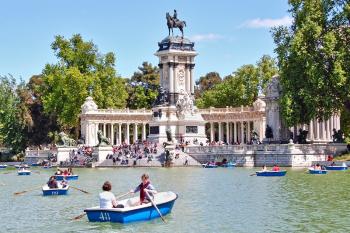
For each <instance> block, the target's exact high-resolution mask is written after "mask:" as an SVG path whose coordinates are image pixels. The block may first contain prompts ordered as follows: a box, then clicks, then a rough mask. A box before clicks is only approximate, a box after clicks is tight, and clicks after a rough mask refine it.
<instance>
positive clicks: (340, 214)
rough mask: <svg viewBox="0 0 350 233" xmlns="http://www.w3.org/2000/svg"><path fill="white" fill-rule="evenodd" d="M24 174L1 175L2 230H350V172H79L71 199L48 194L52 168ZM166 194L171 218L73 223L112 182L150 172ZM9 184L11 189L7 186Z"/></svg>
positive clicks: (119, 187) (122, 188) (125, 183)
mask: <svg viewBox="0 0 350 233" xmlns="http://www.w3.org/2000/svg"><path fill="white" fill-rule="evenodd" d="M32 170H34V171H40V174H36V173H32V175H31V176H17V174H16V173H15V171H14V170H12V173H10V174H3V173H4V172H8V171H9V170H6V171H3V170H2V171H0V208H1V211H0V232H48V231H52V232H350V218H349V217H350V201H349V197H350V185H349V183H350V182H349V179H350V171H345V172H329V174H327V175H309V174H307V173H306V169H288V172H287V175H286V176H285V177H256V176H250V174H253V173H254V171H255V169H248V168H233V169H230V168H217V169H204V168H171V169H167V168H108V169H107V168H106V169H75V173H77V174H79V180H78V181H72V182H70V184H71V185H73V186H75V187H78V188H81V189H84V190H86V191H89V192H91V194H84V193H82V192H79V191H77V190H74V189H70V190H69V192H70V193H69V195H67V196H56V197H43V196H42V193H41V188H40V187H38V189H37V190H35V191H32V192H28V193H25V194H23V195H17V196H15V195H13V193H14V192H18V191H23V190H26V189H30V188H32V187H34V186H40V185H42V184H44V183H45V182H46V181H47V179H48V177H49V175H50V174H52V173H53V172H54V169H52V170H44V169H40V168H36V169H32ZM144 172H147V173H149V174H150V177H151V181H152V183H153V185H154V186H155V187H156V188H157V190H158V191H168V190H172V191H174V192H176V193H177V194H178V195H179V198H178V199H177V201H176V202H175V205H174V208H173V211H172V213H171V214H170V215H167V216H166V217H165V218H166V220H167V223H166V224H164V223H163V222H162V221H161V219H155V220H152V221H149V222H139V223H132V224H126V225H122V224H117V223H90V222H88V221H87V218H86V217H83V218H82V219H80V220H78V221H72V220H71V219H72V218H73V217H75V216H77V215H79V214H81V213H83V212H82V211H83V209H84V208H86V207H92V206H96V205H98V193H99V192H100V190H101V186H102V184H103V182H104V181H106V180H109V181H111V182H112V185H113V189H112V191H113V192H114V193H115V194H116V195H118V194H123V193H125V192H127V191H128V190H130V189H131V188H134V187H135V186H136V185H137V184H138V183H139V182H140V176H141V174H142V173H144ZM2 184H5V185H2Z"/></svg>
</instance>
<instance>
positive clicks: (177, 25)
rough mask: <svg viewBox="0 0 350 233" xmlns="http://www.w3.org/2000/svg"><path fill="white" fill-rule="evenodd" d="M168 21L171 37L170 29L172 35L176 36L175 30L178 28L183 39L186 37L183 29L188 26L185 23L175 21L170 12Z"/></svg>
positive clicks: (167, 17)
mask: <svg viewBox="0 0 350 233" xmlns="http://www.w3.org/2000/svg"><path fill="white" fill-rule="evenodd" d="M166 21H167V25H168V30H169V36H170V29H171V35H172V36H173V35H174V31H173V28H178V29H179V30H180V31H181V34H182V38H183V37H184V30H183V28H184V27H185V26H186V22H185V21H181V20H177V21H175V20H174V19H173V17H171V16H170V14H169V12H167V13H166Z"/></svg>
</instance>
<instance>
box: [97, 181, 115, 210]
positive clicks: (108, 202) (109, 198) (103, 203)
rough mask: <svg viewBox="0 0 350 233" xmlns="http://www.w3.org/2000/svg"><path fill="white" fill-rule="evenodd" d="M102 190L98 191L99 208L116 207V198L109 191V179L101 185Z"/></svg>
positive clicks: (110, 187)
mask: <svg viewBox="0 0 350 233" xmlns="http://www.w3.org/2000/svg"><path fill="white" fill-rule="evenodd" d="M102 190H103V192H102V193H100V195H99V198H100V208H102V209H111V208H116V207H117V200H116V199H115V196H114V194H113V193H112V192H111V190H112V184H111V183H110V182H109V181H106V182H105V183H104V184H103V186H102Z"/></svg>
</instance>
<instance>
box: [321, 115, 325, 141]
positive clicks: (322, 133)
mask: <svg viewBox="0 0 350 233" xmlns="http://www.w3.org/2000/svg"><path fill="white" fill-rule="evenodd" d="M320 128H321V130H320V139H321V140H324V139H325V133H324V119H322V121H321V122H320Z"/></svg>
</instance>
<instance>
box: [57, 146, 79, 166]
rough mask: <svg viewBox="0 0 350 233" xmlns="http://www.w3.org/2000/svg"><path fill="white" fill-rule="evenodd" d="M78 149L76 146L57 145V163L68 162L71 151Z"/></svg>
mask: <svg viewBox="0 0 350 233" xmlns="http://www.w3.org/2000/svg"><path fill="white" fill-rule="evenodd" d="M73 150H75V151H77V148H76V147H57V163H58V164H60V163H61V162H66V161H67V162H68V161H69V154H70V152H71V151H73Z"/></svg>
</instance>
